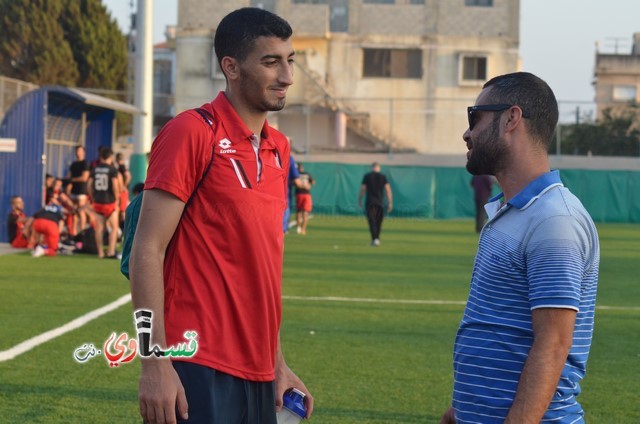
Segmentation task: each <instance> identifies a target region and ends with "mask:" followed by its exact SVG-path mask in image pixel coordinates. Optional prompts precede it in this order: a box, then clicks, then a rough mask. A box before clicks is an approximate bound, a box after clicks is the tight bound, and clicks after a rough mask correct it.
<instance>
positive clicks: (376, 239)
mask: <svg viewBox="0 0 640 424" xmlns="http://www.w3.org/2000/svg"><path fill="white" fill-rule="evenodd" d="M385 192H386V194H387V213H391V210H392V209H393V196H392V193H391V186H390V185H389V181H388V180H387V177H386V176H385V175H384V174H382V173H380V164H379V163H378V162H374V163H373V164H371V172H369V173H368V174H365V176H364V178H362V186H361V187H360V194H359V195H358V207H360V208H362V197H363V196H364V195H365V193H366V195H367V196H366V201H365V213H366V215H367V221H368V222H369V231H370V232H371V245H372V246H380V231H381V229H382V219H383V218H384V194H385Z"/></svg>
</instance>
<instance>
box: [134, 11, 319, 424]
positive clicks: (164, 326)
mask: <svg viewBox="0 0 640 424" xmlns="http://www.w3.org/2000/svg"><path fill="white" fill-rule="evenodd" d="M291 33H292V31H291V27H290V26H289V24H288V23H287V22H286V21H284V20H283V19H281V18H280V17H278V16H276V15H274V14H273V13H270V12H267V11H265V10H261V9H258V8H244V9H239V10H236V11H235V12H232V13H230V14H229V15H227V16H226V17H225V18H224V19H223V20H222V21H221V22H220V24H219V26H218V28H217V30H216V34H215V41H214V45H215V50H216V55H217V57H218V60H219V65H220V69H221V70H222V71H223V72H224V74H225V77H226V80H227V87H226V90H225V91H224V92H222V93H220V94H219V95H218V96H217V97H216V99H214V100H213V102H211V103H209V104H206V105H204V106H203V107H202V108H203V109H204V110H206V111H208V112H209V113H211V115H212V117H213V125H211V126H210V125H208V124H207V123H206V122H205V121H204V120H203V119H202V117H201V116H200V115H199V114H198V113H196V111H193V110H191V111H186V112H184V113H182V114H180V115H178V116H177V117H176V118H175V119H173V120H172V121H170V122H169V123H168V124H167V125H165V127H164V128H163V129H162V130H161V132H160V133H159V134H158V136H157V138H156V140H155V141H154V143H153V146H152V149H151V156H150V160H149V170H148V176H147V179H146V181H145V192H144V197H143V201H142V207H141V212H140V218H139V221H138V227H137V231H136V236H135V239H134V242H133V248H132V253H131V264H130V266H131V268H130V269H131V290H132V298H133V305H134V308H135V309H136V310H140V309H145V310H150V311H152V312H153V320H152V328H151V340H152V341H153V343H154V344H155V345H159V346H165V347H166V346H175V345H176V344H178V343H180V342H184V337H185V336H184V334H185V332H186V331H195V332H197V334H198V350H197V353H196V354H195V355H194V356H192V357H177V358H173V361H169V360H167V359H166V358H156V357H154V356H151V357H148V358H143V359H142V371H141V376H140V382H139V400H140V413H141V415H142V417H143V418H144V420H146V421H147V422H149V423H156V422H162V423H165V422H167V423H169V422H170V423H174V422H176V412H177V414H178V418H179V419H185V420H186V419H187V417H188V420H189V421H188V422H206V423H214V424H216V423H229V422H234V423H235V422H237V423H241V422H250V423H253V422H259V423H262V424H275V422H276V410H277V409H278V408H280V407H281V405H282V396H283V393H284V392H285V390H287V389H290V388H297V389H299V390H301V391H303V392H304V393H305V394H306V398H305V399H306V406H307V416H310V415H311V413H312V411H313V397H312V396H311V394H310V393H309V391H308V390H307V388H306V387H305V385H304V383H303V382H302V381H301V380H300V379H299V378H298V377H297V376H296V375H295V374H294V373H293V372H292V371H291V370H290V369H289V367H288V366H287V364H286V362H285V360H284V357H283V355H282V351H281V349H280V340H279V330H280V320H281V315H282V308H281V306H282V305H281V279H282V263H283V247H284V234H283V233H282V229H281V222H282V216H283V213H284V209H285V204H286V202H285V200H286V197H285V196H286V184H287V178H286V177H287V173H286V170H287V169H288V167H289V154H290V151H289V145H288V142H287V140H286V138H285V136H284V135H283V134H281V133H280V132H278V131H277V130H275V129H273V128H271V127H270V126H269V125H268V123H267V121H266V117H267V112H269V111H276V110H280V109H282V108H283V107H284V105H285V98H286V93H287V89H288V88H289V86H290V85H291V84H292V83H293V74H292V73H293V57H294V54H295V52H294V50H293V46H292V41H291ZM212 130H213V131H212ZM212 155H213V161H212ZM209 164H211V165H210V168H208V167H209ZM206 169H209V171H208V172H206V175H205V170H206ZM203 175H204V178H203Z"/></svg>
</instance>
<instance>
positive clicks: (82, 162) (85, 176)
mask: <svg viewBox="0 0 640 424" xmlns="http://www.w3.org/2000/svg"><path fill="white" fill-rule="evenodd" d="M89 171H90V167H89V162H88V161H87V160H86V159H85V150H84V147H82V146H76V160H75V161H74V162H73V163H72V164H71V166H69V178H68V179H69V182H70V184H69V185H68V186H67V195H69V197H70V198H71V200H73V202H74V204H75V206H76V208H77V210H78V223H77V224H78V227H77V228H76V226H75V225H73V226H72V227H73V228H70V229H69V234H71V235H75V234H77V233H78V232H80V231H82V230H84V228H85V227H86V226H87V220H88V216H87V213H86V212H85V210H84V209H85V208H84V207H85V206H86V205H87V203H88V200H89V198H88V196H87V195H88V193H89V191H88V187H87V183H88V181H89V175H90V172H89Z"/></svg>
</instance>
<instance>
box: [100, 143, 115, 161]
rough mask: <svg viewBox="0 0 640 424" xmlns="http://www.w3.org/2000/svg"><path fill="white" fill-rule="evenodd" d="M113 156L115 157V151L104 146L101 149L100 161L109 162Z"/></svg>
mask: <svg viewBox="0 0 640 424" xmlns="http://www.w3.org/2000/svg"><path fill="white" fill-rule="evenodd" d="M111 155H113V150H111V147H107V146H102V147H101V148H100V159H102V160H107V159H109V158H110V157H111Z"/></svg>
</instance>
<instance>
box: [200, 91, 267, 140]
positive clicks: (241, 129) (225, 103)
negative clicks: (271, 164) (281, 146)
mask: <svg viewBox="0 0 640 424" xmlns="http://www.w3.org/2000/svg"><path fill="white" fill-rule="evenodd" d="M211 104H212V106H213V108H214V110H216V111H217V112H218V113H219V114H220V115H222V117H223V120H222V122H223V126H224V129H225V131H226V132H227V134H228V135H229V136H231V138H232V139H236V140H247V141H249V142H251V136H252V135H253V133H252V132H251V130H249V128H247V125H246V124H245V123H244V121H243V120H242V118H240V115H238V112H236V110H235V109H234V108H233V106H232V105H231V103H229V100H228V99H227V96H226V95H225V94H224V91H221V92H220V93H218V96H217V97H216V98H215V99H214V100H213V102H211ZM225 122H226V124H227V125H224V123H225ZM261 132H262V134H260V136H261V139H262V143H261V145H260V147H261V148H275V144H274V142H273V141H272V140H271V137H270V131H269V123H268V122H267V120H266V119H265V120H264V124H263V125H262V131H261ZM265 141H266V143H265Z"/></svg>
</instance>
